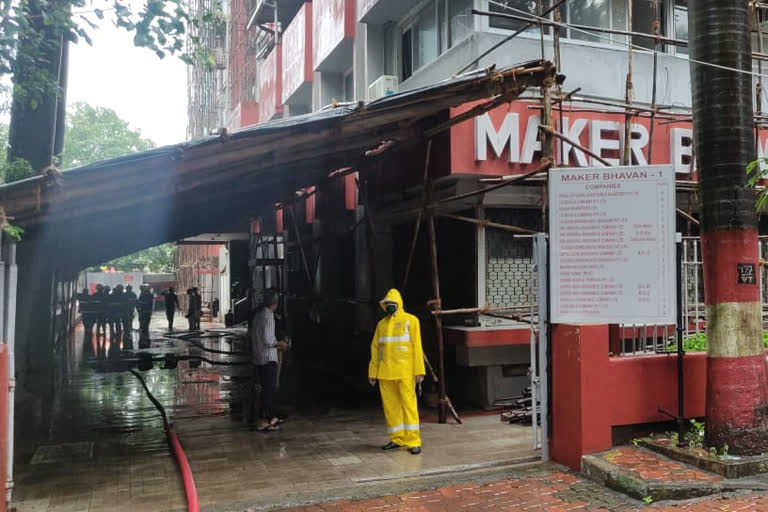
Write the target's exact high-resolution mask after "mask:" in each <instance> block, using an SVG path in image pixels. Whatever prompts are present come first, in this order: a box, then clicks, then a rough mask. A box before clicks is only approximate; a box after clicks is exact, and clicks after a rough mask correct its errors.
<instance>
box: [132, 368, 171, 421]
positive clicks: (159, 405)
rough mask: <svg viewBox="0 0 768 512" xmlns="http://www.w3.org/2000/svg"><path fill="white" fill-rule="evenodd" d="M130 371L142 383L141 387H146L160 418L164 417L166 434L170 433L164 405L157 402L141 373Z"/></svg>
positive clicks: (145, 389)
mask: <svg viewBox="0 0 768 512" xmlns="http://www.w3.org/2000/svg"><path fill="white" fill-rule="evenodd" d="M128 371H130V372H131V373H132V374H133V376H134V377H136V378H137V379H139V382H141V385H142V386H143V387H144V391H145V392H146V393H147V398H149V400H150V401H151V402H152V403H153V404H154V405H155V407H156V408H157V410H158V411H160V416H162V417H163V428H164V429H165V432H166V433H168V431H169V430H170V427H169V425H168V416H167V415H166V414H165V408H164V407H163V404H161V403H160V402H158V401H157V398H155V396H154V395H153V394H152V392H151V391H150V390H149V388H148V387H147V383H146V382H145V381H144V377H142V376H141V374H140V373H139V372H137V371H136V370H128Z"/></svg>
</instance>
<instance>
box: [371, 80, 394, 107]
mask: <svg viewBox="0 0 768 512" xmlns="http://www.w3.org/2000/svg"><path fill="white" fill-rule="evenodd" d="M396 92H397V77H396V76H394V75H381V76H380V77H379V78H377V79H376V81H374V82H373V83H372V84H371V85H369V86H368V101H373V100H377V99H379V98H383V97H384V96H389V95H390V94H395V93H396Z"/></svg>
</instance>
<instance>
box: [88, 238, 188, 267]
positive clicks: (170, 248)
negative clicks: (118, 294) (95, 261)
mask: <svg viewBox="0 0 768 512" xmlns="http://www.w3.org/2000/svg"><path fill="white" fill-rule="evenodd" d="M103 267H113V268H114V269H115V270H122V271H125V272H129V271H132V270H143V271H145V272H153V273H167V272H173V271H174V270H175V269H176V246H175V245H173V244H163V245H158V246H156V247H150V248H149V249H144V250H143V251H139V252H137V253H134V254H129V255H128V256H121V257H120V258H116V259H114V260H112V261H110V262H107V263H104V264H103V265H98V266H96V267H93V268H90V269H88V270H90V271H92V272H98V271H99V270H101V269H102V268H103Z"/></svg>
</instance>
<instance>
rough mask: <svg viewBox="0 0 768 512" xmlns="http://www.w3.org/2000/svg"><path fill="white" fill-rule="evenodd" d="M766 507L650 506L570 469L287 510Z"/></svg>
mask: <svg viewBox="0 0 768 512" xmlns="http://www.w3.org/2000/svg"><path fill="white" fill-rule="evenodd" d="M476 510H478V511H479V510H494V511H503V512H518V511H526V512H565V511H569V510H588V511H591V512H625V511H626V512H629V511H637V510H644V511H651V512H660V511H664V512H667V511H668V512H679V511H691V512H713V511H723V512H726V511H727V512H734V511H740V512H768V495H766V494H754V493H752V494H742V495H738V496H733V497H720V496H717V497H712V498H708V499H704V500H698V501H693V502H684V503H680V504H677V505H674V506H659V505H653V504H652V505H651V506H646V505H645V504H643V503H639V502H637V501H634V500H632V499H630V498H627V497H626V496H624V495H622V494H618V493H615V492H613V491H610V490H608V489H605V488H603V487H600V486H599V485H597V484H595V483H593V482H590V481H587V480H583V479H581V478H580V477H578V476H575V475H572V474H569V473H552V474H549V475H545V476H535V477H529V478H515V479H510V480H502V481H498V482H492V483H486V484H476V483H472V482H469V483H466V484H458V485H452V486H450V487H443V488H440V489H435V490H428V491H417V492H411V493H407V494H397V495H393V496H384V497H381V498H375V499H369V500H363V501H347V500H345V501H337V502H333V503H325V504H320V505H312V506H308V507H297V508H291V509H284V510H283V512H289V511H290V512H457V511H461V512H466V511H476Z"/></svg>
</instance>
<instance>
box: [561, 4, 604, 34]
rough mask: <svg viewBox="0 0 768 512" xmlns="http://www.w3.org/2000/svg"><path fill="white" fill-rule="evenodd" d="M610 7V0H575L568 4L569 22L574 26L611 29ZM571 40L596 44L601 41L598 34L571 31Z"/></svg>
mask: <svg viewBox="0 0 768 512" xmlns="http://www.w3.org/2000/svg"><path fill="white" fill-rule="evenodd" d="M609 5H610V4H609V3H608V0H574V1H573V2H568V7H569V13H568V14H569V16H568V18H569V19H568V21H569V23H572V24H574V25H588V26H590V27H606V28H610V26H611V25H610V20H611V18H610V12H609V11H610V7H609ZM571 38H572V39H578V40H580V41H592V42H595V43H597V42H599V41H600V38H599V37H598V36H597V35H596V34H594V33H592V32H581V31H579V30H571Z"/></svg>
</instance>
